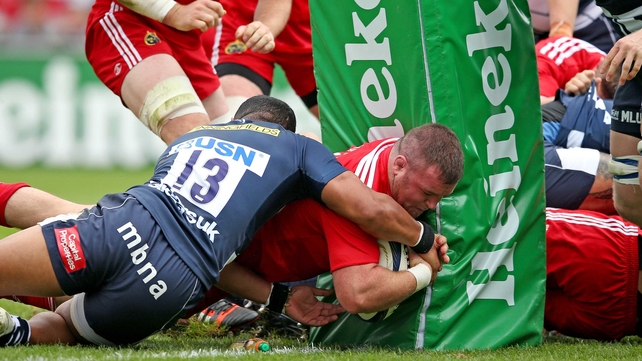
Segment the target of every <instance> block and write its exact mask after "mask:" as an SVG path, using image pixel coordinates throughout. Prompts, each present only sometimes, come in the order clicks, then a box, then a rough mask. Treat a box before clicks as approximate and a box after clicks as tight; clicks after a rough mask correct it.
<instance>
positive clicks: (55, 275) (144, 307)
mask: <svg viewBox="0 0 642 361" xmlns="http://www.w3.org/2000/svg"><path fill="white" fill-rule="evenodd" d="M260 99H262V100H260ZM260 99H259V100H260V101H266V98H265V97H262V98H260ZM267 100H268V101H269V102H270V104H264V105H262V106H261V107H259V108H258V110H257V111H255V112H253V113H249V114H247V116H246V117H247V119H258V120H267V121H271V120H272V119H269V117H270V115H271V116H274V114H275V113H274V109H278V108H281V113H279V114H278V115H277V116H278V117H286V118H287V117H290V116H291V117H294V113H293V112H292V110H291V109H290V108H289V107H288V106H287V105H286V104H285V103H282V102H280V101H278V100H276V99H274V98H267ZM250 101H252V100H250ZM257 101H258V100H257ZM266 105H268V106H272V107H273V108H274V109H271V108H269V107H268V108H265V106H266ZM301 198H313V199H316V200H318V201H320V202H323V203H324V204H325V205H327V206H328V207H329V208H330V209H332V210H334V211H335V212H337V213H339V214H341V215H343V216H345V217H346V218H348V219H350V220H352V221H353V222H355V223H356V224H358V225H359V226H360V227H362V228H363V229H364V230H366V231H368V233H371V234H373V235H374V236H376V237H378V238H381V239H389V240H395V241H398V242H401V243H404V244H407V245H409V246H412V247H413V249H414V250H416V251H417V253H420V254H425V253H426V252H427V251H428V250H430V249H431V247H432V242H433V235H432V232H428V231H427V232H426V233H424V232H423V230H424V225H423V224H422V223H418V222H417V221H415V220H414V219H413V218H412V217H411V216H410V215H409V214H408V213H407V212H406V211H405V210H403V208H401V206H400V205H398V204H397V203H396V202H395V201H394V200H392V199H391V198H390V197H389V196H387V195H384V194H381V193H377V192H374V191H372V190H371V189H369V188H367V187H366V186H365V185H364V184H363V183H362V182H361V181H359V179H358V178H357V177H356V176H355V175H354V174H353V173H351V172H348V171H346V169H345V168H344V167H343V166H341V165H340V164H339V163H338V162H337V161H336V159H335V158H334V156H333V155H332V153H331V152H330V151H329V150H327V149H326V148H325V147H324V146H323V145H321V144H319V143H318V142H316V141H313V140H309V139H306V138H305V137H301V136H298V135H295V134H294V133H291V132H288V131H285V130H284V129H283V128H282V127H280V126H277V125H274V124H271V123H264V122H255V121H252V120H237V121H233V122H230V123H228V124H225V125H216V126H204V127H199V128H196V129H195V130H193V131H192V132H190V133H188V134H185V135H183V136H181V137H179V138H178V139H177V140H176V141H175V142H174V143H172V144H171V145H170V146H169V148H168V149H167V150H166V151H165V152H164V153H163V155H161V157H160V158H159V161H158V162H157V165H156V168H155V172H154V175H153V176H152V178H151V179H150V180H149V181H148V182H146V183H145V184H143V185H138V186H134V187H132V188H130V189H129V190H127V191H126V192H124V193H120V194H111V195H107V196H105V197H103V198H102V199H101V200H100V201H99V202H98V205H97V206H95V207H93V208H91V209H87V210H85V211H83V212H82V213H81V214H80V215H68V216H60V217H56V218H54V219H49V220H47V221H45V222H42V223H40V225H39V226H36V227H32V228H29V229H26V230H24V231H21V232H18V233H16V234H14V235H11V236H9V237H7V238H6V239H4V240H3V241H2V242H0V294H28V295H40V296H62V295H65V294H67V295H72V294H73V295H75V296H74V297H73V298H72V300H71V301H69V302H66V303H64V304H63V305H61V307H59V308H58V310H57V312H56V313H43V316H40V317H39V315H36V316H34V318H32V319H31V320H30V322H29V323H28V322H27V321H25V320H23V319H21V318H19V317H15V316H14V317H12V319H11V321H10V322H7V320H4V321H3V320H0V325H2V326H3V329H0V334H1V335H4V336H2V337H1V338H0V342H2V344H4V345H14V344H21V343H26V342H27V340H28V341H29V343H33V344H37V343H57V342H61V343H66V344H74V343H77V342H89V343H94V344H101V345H119V344H129V343H135V342H139V341H141V340H143V339H145V338H146V337H148V336H149V335H151V334H153V333H155V332H158V331H160V330H162V329H163V328H165V327H168V326H170V325H172V324H173V322H174V321H175V320H176V319H178V318H179V317H180V316H182V314H183V312H184V311H185V310H186V309H189V308H191V307H193V306H194V305H195V304H196V303H198V302H199V301H200V299H201V298H202V296H203V294H204V293H205V292H206V291H207V290H208V289H209V288H210V287H211V286H212V285H215V284H216V283H217V282H218V281H219V272H220V270H221V269H222V268H223V267H224V266H225V265H226V264H227V263H229V262H231V261H232V260H233V259H234V258H235V257H236V255H237V254H238V253H240V252H241V251H242V250H243V249H244V248H245V247H246V246H247V244H248V243H249V242H250V240H251V237H252V236H253V235H254V233H255V231H256V230H257V229H258V228H259V227H260V226H261V225H262V224H263V223H264V222H265V220H267V219H268V218H269V217H271V216H272V215H273V214H275V213H276V212H277V211H278V210H279V209H280V208H281V207H282V206H283V205H285V204H286V203H288V202H289V201H292V200H295V199H301ZM428 236H429V237H428ZM248 288H252V287H251V286H249V287H248ZM253 291H254V292H255V295H256V293H260V294H262V298H263V300H270V301H272V297H270V296H271V295H270V292H271V289H270V286H269V284H267V285H266V284H262V286H261V289H254V290H253ZM241 296H246V295H241ZM246 297H247V296H246ZM274 301H275V302H276V300H274ZM278 301H279V302H282V301H283V300H278ZM326 311H327V312H326V313H325V314H324V315H319V316H320V318H321V319H323V317H322V316H325V319H323V320H324V322H325V321H328V320H332V319H334V318H336V312H337V310H336V309H326ZM332 312H334V313H335V314H332ZM312 324H314V323H312ZM9 329H10V330H9Z"/></svg>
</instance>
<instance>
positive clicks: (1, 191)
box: [0, 183, 29, 227]
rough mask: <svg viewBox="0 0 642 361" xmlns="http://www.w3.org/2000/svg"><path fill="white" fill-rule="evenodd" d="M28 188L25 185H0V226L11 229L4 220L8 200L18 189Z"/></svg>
mask: <svg viewBox="0 0 642 361" xmlns="http://www.w3.org/2000/svg"><path fill="white" fill-rule="evenodd" d="M24 187H29V185H28V184H27V183H0V226H4V227H11V226H10V225H8V224H7V220H6V219H5V218H4V211H5V208H7V202H9V198H11V196H12V195H13V194H14V193H16V191H17V190H18V189H20V188H24Z"/></svg>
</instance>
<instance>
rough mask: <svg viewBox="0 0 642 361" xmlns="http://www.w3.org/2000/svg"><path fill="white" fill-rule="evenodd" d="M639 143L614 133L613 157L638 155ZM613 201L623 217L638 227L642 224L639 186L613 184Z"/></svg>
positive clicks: (634, 138)
mask: <svg viewBox="0 0 642 361" xmlns="http://www.w3.org/2000/svg"><path fill="white" fill-rule="evenodd" d="M639 141H640V140H639V139H638V138H636V137H632V136H630V135H626V134H622V133H617V132H613V131H612V132H611V155H612V156H613V157H622V156H627V155H638V154H639V153H638V151H637V144H638V142H639ZM613 199H614V201H615V206H616V209H617V210H618V212H619V213H620V214H621V215H622V217H624V218H626V219H627V220H629V221H631V222H633V223H636V224H637V225H641V224H642V190H641V189H640V186H639V185H634V184H621V183H618V182H613Z"/></svg>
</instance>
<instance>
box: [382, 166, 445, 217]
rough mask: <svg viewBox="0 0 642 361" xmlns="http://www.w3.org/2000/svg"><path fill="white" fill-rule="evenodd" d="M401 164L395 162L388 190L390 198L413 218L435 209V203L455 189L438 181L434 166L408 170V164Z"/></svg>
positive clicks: (437, 171) (437, 172) (438, 172)
mask: <svg viewBox="0 0 642 361" xmlns="http://www.w3.org/2000/svg"><path fill="white" fill-rule="evenodd" d="M402 163H403V162H399V163H398V162H397V161H395V166H394V170H393V179H392V180H391V182H390V188H391V189H390V190H391V193H392V198H394V199H395V200H396V201H397V203H399V204H401V206H402V207H403V208H404V209H406V211H408V213H410V215H411V216H413V217H414V218H417V217H418V216H419V215H421V214H422V213H423V212H425V211H426V210H428V209H435V208H436V207H437V203H439V201H440V200H441V199H442V198H443V197H445V196H447V195H450V194H451V193H452V192H453V190H454V189H455V185H453V184H444V182H442V181H441V180H439V176H440V175H441V174H440V171H439V169H438V168H437V166H435V165H431V166H429V167H427V168H423V167H418V168H417V169H410V168H411V167H409V166H408V163H405V166H403V165H402Z"/></svg>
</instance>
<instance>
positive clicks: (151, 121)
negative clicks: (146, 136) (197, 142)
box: [121, 54, 210, 144]
mask: <svg viewBox="0 0 642 361" xmlns="http://www.w3.org/2000/svg"><path fill="white" fill-rule="evenodd" d="M158 69H163V71H159V70H158ZM121 97H122V99H123V102H124V103H125V105H126V106H127V107H128V108H129V109H130V110H131V111H132V112H133V113H134V114H136V115H138V117H139V119H140V120H141V121H142V122H143V124H145V125H146V126H147V127H149V128H150V129H151V130H152V131H153V132H154V133H156V134H158V135H159V136H160V137H161V139H162V140H163V141H164V142H165V143H166V144H170V143H171V142H173V141H174V140H175V139H176V138H178V137H179V136H181V135H183V134H185V133H187V132H188V131H190V130H192V129H193V128H194V127H197V126H199V125H206V124H209V123H210V117H209V116H208V114H207V111H206V110H205V108H204V107H203V103H202V102H201V101H200V99H199V97H198V95H197V94H196V92H195V90H194V89H193V87H192V85H191V83H190V80H189V79H188V77H187V75H186V74H185V72H184V71H183V69H182V68H181V66H180V65H179V64H178V62H177V61H176V60H175V59H174V58H173V57H172V56H171V55H168V54H157V55H152V56H150V57H147V58H145V59H143V60H142V61H141V62H140V63H138V64H137V65H136V66H135V67H134V68H133V69H132V70H131V71H130V72H129V73H128V74H127V76H126V77H125V80H124V81H123V85H122V88H121Z"/></svg>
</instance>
